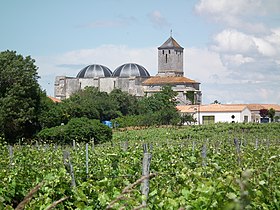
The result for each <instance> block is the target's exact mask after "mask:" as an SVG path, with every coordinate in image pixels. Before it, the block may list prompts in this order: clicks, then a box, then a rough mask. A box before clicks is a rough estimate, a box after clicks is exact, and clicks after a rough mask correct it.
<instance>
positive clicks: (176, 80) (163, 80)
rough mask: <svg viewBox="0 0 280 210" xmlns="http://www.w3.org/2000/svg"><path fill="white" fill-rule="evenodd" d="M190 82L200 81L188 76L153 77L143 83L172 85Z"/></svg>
mask: <svg viewBox="0 0 280 210" xmlns="http://www.w3.org/2000/svg"><path fill="white" fill-rule="evenodd" d="M189 83H199V82H196V81H195V80H192V79H189V78H186V77H168V76H166V77H159V76H155V77H151V78H149V79H146V80H145V81H144V82H143V83H142V84H143V85H165V84H166V85H171V84H189Z"/></svg>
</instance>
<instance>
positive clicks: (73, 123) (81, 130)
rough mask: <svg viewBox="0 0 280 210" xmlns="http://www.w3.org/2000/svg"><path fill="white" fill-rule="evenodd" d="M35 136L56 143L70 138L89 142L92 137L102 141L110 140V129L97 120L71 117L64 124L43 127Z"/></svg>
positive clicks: (99, 141)
mask: <svg viewBox="0 0 280 210" xmlns="http://www.w3.org/2000/svg"><path fill="white" fill-rule="evenodd" d="M37 136H38V138H40V139H42V140H45V141H54V142H58V143H59V142H61V143H70V142H72V140H76V141H77V142H89V141H90V140H91V139H94V140H95V143H103V142H106V141H111V139H112V130H111V129H110V128H109V127H108V126H106V125H103V124H102V123H100V122H99V120H90V119H88V118H85V117H81V118H72V119H71V120H70V121H69V122H68V123H67V124H66V125H60V126H56V127H52V128H45V129H43V130H41V131H40V132H39V133H38V135H37Z"/></svg>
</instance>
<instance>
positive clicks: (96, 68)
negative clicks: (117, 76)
mask: <svg viewBox="0 0 280 210" xmlns="http://www.w3.org/2000/svg"><path fill="white" fill-rule="evenodd" d="M111 76H112V71H111V70H110V69H109V68H107V67H106V66H102V65H98V64H92V65H89V66H87V67H85V68H83V69H82V70H81V71H80V72H79V73H78V74H77V78H94V77H111Z"/></svg>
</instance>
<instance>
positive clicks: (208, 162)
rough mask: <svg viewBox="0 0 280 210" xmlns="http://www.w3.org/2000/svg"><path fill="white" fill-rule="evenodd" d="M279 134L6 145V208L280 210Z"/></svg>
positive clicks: (204, 131) (1, 148) (262, 130)
mask: <svg viewBox="0 0 280 210" xmlns="http://www.w3.org/2000/svg"><path fill="white" fill-rule="evenodd" d="M279 133H280V123H275V124H215V125H208V126H189V127H165V128H147V129H141V130H128V131H114V138H113V141H112V142H109V143H106V144H102V145H93V144H91V143H89V144H88V145H86V144H78V143H76V144H75V145H74V146H73V145H71V146H70V145H68V146H65V145H55V144H53V145H47V144H44V143H35V142H34V143H33V144H24V143H20V144H17V145H14V146H13V147H11V146H9V145H7V144H5V143H3V142H2V143H0V155H1V159H0V209H13V208H15V207H16V206H17V205H18V204H19V203H20V202H21V201H23V200H24V201H26V203H24V204H22V205H25V209H51V208H53V207H55V208H56V209H106V208H107V209H269V210H270V209H280V135H279ZM143 144H144V148H145V150H146V152H147V153H149V154H151V162H150V168H149V170H150V171H149V174H150V175H148V176H146V177H144V178H147V177H148V178H149V179H143V178H142V179H141V177H142V167H143V166H142V165H143V163H142V160H143V155H144V153H143ZM139 179H140V180H139ZM142 180H149V195H148V197H146V196H144V195H142V192H141V189H140V188H141V181H142ZM38 184H39V185H38ZM36 185H37V188H34V187H35V186H36ZM31 189H33V191H32V192H31V194H30V199H27V198H25V199H24V197H25V196H26V195H27V194H28V193H29V191H30V190H31ZM56 201H57V202H56ZM54 202H56V203H54ZM145 202H146V203H147V205H146V207H144V206H145V205H143V204H145Z"/></svg>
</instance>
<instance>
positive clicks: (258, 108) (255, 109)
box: [226, 104, 280, 112]
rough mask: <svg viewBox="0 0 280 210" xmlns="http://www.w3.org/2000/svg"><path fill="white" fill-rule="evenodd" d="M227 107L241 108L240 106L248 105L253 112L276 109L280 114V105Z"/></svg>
mask: <svg viewBox="0 0 280 210" xmlns="http://www.w3.org/2000/svg"><path fill="white" fill-rule="evenodd" d="M226 105H233V106H239V105H246V106H247V107H248V109H250V110H251V111H259V110H261V109H271V108H272V109H274V110H275V111H277V112H280V105H279V104H226Z"/></svg>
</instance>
